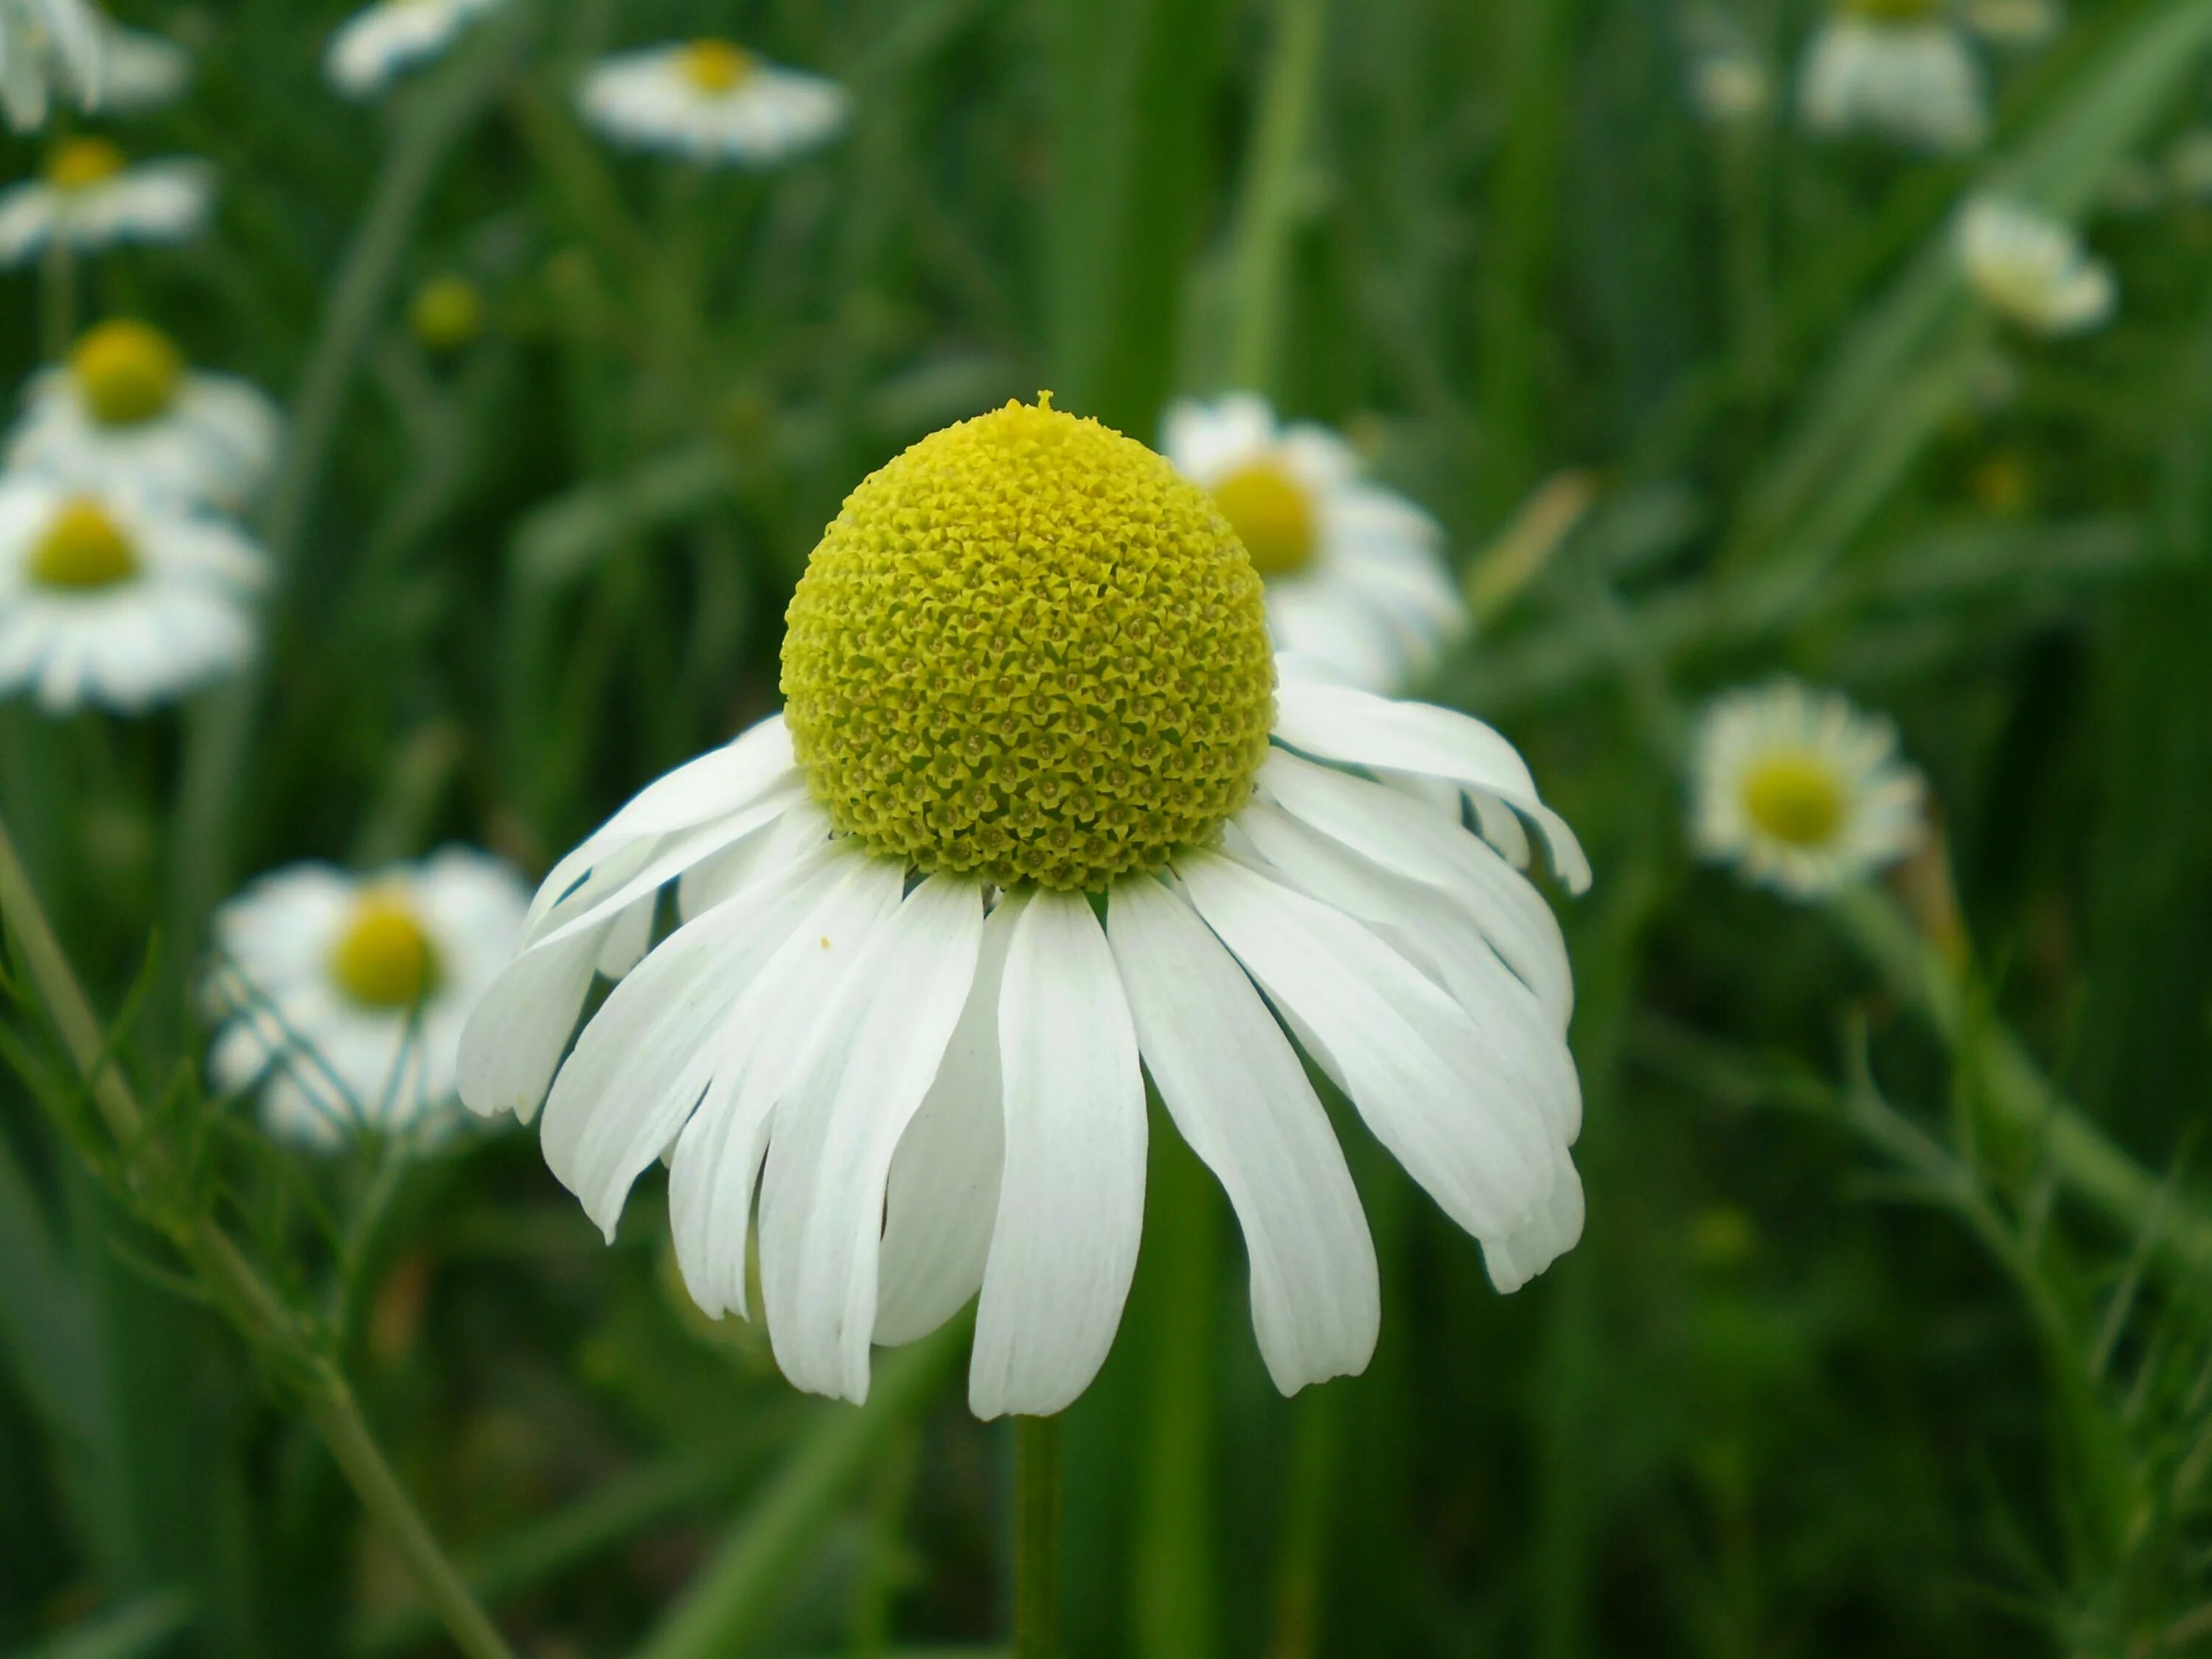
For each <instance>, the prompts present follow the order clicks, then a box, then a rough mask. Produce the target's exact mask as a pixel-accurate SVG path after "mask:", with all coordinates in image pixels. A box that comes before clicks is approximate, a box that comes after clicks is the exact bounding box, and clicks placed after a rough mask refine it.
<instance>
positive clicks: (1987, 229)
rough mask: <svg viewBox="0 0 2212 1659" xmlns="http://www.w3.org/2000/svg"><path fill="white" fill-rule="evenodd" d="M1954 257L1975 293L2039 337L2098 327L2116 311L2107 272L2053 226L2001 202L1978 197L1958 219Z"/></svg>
mask: <svg viewBox="0 0 2212 1659" xmlns="http://www.w3.org/2000/svg"><path fill="white" fill-rule="evenodd" d="M1958 235H1959V257H1960V260H1961V261H1962V262H1963V263H1964V264H1965V266H1966V278H1967V280H1968V281H1969V282H1970V283H1972V284H1973V288H1974V291H1975V293H1977V294H1978V295H1981V297H1982V299H1983V300H1984V301H1985V302H1986V303H1987V304H1988V305H1989V306H1990V307H1991V308H1992V309H1994V310H1996V311H1998V312H2001V313H2003V314H2004V315H2005V316H2006V317H2008V318H2009V319H2012V320H2013V321H2014V322H2015V323H2018V324H2019V325H2021V327H2023V328H2026V329H2029V330H2031V331H2033V332H2035V333H2038V334H2051V335H2062V334H2081V333H2086V332H2087V331H2089V330H2091V329H2093V328H2097V327H2100V326H2101V325H2103V324H2105V323H2106V322H2107V321H2109V320H2110V319H2111V318H2112V312H2113V309H2114V307H2116V306H2117V305H2118V298H2119V295H2118V285H2117V284H2116V283H2114V282H2113V280H2112V267H2111V266H2109V265H2107V264H2105V262H2104V261H2103V260H2101V259H2099V258H2093V256H2091V255H2090V254H2089V253H2088V252H2086V251H2085V250H2084V249H2083V248H2082V246H2081V240H2080V239H2079V238H2077V237H2076V236H2075V234H2074V233H2073V232H2072V231H2071V230H2070V229H2069V228H2067V227H2066V226H2065V225H2063V224H2062V223H2061V222H2059V221H2057V220H2056V219H2053V218H2051V217H2049V216H2046V215H2045V214H2041V213H2038V212H2037V211H2036V210H2034V209H2033V208H2029V207H2024V206H2022V205H2021V204H2019V203H2017V202H2011V201H2007V200H2005V199H2004V198H2002V197H1996V196H1978V197H1974V199H1973V200H1972V201H1971V202H1969V203H1967V204H1966V208H1965V210H1964V211H1962V212H1961V213H1960V216H1959V232H1958Z"/></svg>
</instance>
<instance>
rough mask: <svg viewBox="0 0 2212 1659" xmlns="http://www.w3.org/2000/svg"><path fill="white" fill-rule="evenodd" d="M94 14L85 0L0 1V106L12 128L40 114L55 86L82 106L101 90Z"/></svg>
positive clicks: (24, 126) (24, 127)
mask: <svg viewBox="0 0 2212 1659" xmlns="http://www.w3.org/2000/svg"><path fill="white" fill-rule="evenodd" d="M100 44H101V41H100V11H99V9H98V8H97V7H95V6H94V5H93V4H91V3H90V0H0V108H4V109H5V110H6V112H7V115H8V124H9V125H10V126H12V127H14V128H15V130H16V131H18V132H26V131H29V130H30V129H32V128H33V127H35V126H37V125H39V124H40V122H42V121H44V120H45V119H46V106H47V105H48V103H49V102H50V101H51V95H52V92H53V91H54V90H55V89H56V88H59V89H60V90H62V91H63V92H64V93H66V94H69V95H70V96H71V97H73V98H75V99H76V100H77V101H78V102H80V103H82V104H85V105H87V106H91V105H92V104H94V103H95V102H96V101H97V100H98V99H99V97H100V92H101V89H102V88H101V70H102V64H101V62H100Z"/></svg>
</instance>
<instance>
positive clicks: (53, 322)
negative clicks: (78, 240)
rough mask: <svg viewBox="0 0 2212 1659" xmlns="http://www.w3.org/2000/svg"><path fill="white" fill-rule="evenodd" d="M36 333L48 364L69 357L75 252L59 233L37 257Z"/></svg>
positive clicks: (72, 334)
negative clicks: (37, 320) (37, 330)
mask: <svg viewBox="0 0 2212 1659" xmlns="http://www.w3.org/2000/svg"><path fill="white" fill-rule="evenodd" d="M39 333H40V342H41V344H42V347H43V351H44V356H45V357H46V362H47V363H48V364H49V365H53V364H59V363H64V362H68V361H69V355H70V345H71V343H73V342H74V341H75V340H76V251H75V250H74V249H72V248H71V247H70V245H69V241H68V239H67V238H65V237H62V236H56V237H55V238H54V239H53V240H52V241H50V242H48V243H47V244H46V255H45V257H44V258H41V259H40V261H39Z"/></svg>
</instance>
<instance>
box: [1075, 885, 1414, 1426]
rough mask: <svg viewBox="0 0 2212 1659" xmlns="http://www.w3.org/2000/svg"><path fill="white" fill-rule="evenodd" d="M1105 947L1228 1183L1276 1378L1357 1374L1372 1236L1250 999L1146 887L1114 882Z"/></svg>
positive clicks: (1274, 1036)
mask: <svg viewBox="0 0 2212 1659" xmlns="http://www.w3.org/2000/svg"><path fill="white" fill-rule="evenodd" d="M1106 937H1107V941H1108V943H1109V944H1110V945H1112V947H1113V951H1114V960H1115V965H1116V966H1118V967H1119V968H1120V969H1121V986H1122V989H1123V992H1124V993H1125V994H1127V998H1128V1001H1129V1012H1130V1015H1131V1017H1132V1018H1133V1021H1134V1023H1135V1025H1136V1030H1137V1042H1138V1046H1139V1049H1140V1050H1141V1051H1142V1053H1143V1055H1144V1060H1145V1065H1146V1067H1147V1068H1148V1069H1149V1070H1150V1071H1151V1073H1152V1081H1153V1082H1154V1083H1156V1084H1157V1085H1158V1086H1159V1091H1160V1098H1161V1100H1162V1101H1163V1102H1164V1103H1166V1106H1167V1109H1168V1112H1169V1115H1170V1116H1172V1117H1173V1118H1174V1119H1175V1122H1176V1128H1178V1129H1179V1130H1181V1131H1182V1137H1183V1139H1185V1140H1186V1141H1188V1142H1189V1144H1190V1148H1191V1150H1192V1151H1193V1152H1196V1153H1197V1154H1198V1156H1199V1158H1200V1160H1201V1161H1203V1162H1204V1163H1205V1164H1206V1167H1207V1168H1209V1169H1211V1170H1212V1171H1213V1173H1214V1174H1215V1176H1217V1177H1218V1178H1219V1180H1220V1182H1221V1184H1222V1186H1223V1188H1225V1190H1226V1191H1227V1192H1228V1194H1229V1202H1230V1204H1231V1206H1232V1207H1233V1208H1234V1209H1235V1210H1236V1212H1237V1224H1238V1225H1239V1226H1240V1227H1242V1229H1243V1233H1244V1246H1245V1250H1246V1253H1247V1254H1248V1255H1249V1257H1250V1259H1251V1265H1252V1290H1251V1295H1252V1322H1253V1326H1254V1328H1255V1332H1256V1333H1257V1334H1258V1336H1259V1340H1260V1352H1261V1357H1262V1358H1265V1359H1266V1361H1267V1372H1268V1375H1269V1376H1272V1377H1273V1379H1274V1381H1275V1386H1276V1387H1277V1388H1279V1389H1281V1390H1282V1391H1283V1392H1284V1393H1285V1394H1293V1393H1296V1392H1297V1390H1298V1389H1302V1388H1304V1386H1305V1385H1306V1384H1307V1383H1320V1382H1324V1381H1326V1380H1327V1379H1328V1378H1329V1377H1332V1376H1346V1375H1347V1374H1349V1373H1352V1372H1355V1371H1358V1370H1363V1369H1364V1367H1365V1366H1366V1364H1367V1361H1368V1358H1369V1357H1370V1355H1371V1354H1372V1353H1373V1352H1374V1351H1375V1336H1376V1330H1377V1329H1378V1328H1379V1326H1380V1322H1381V1319H1382V1297H1381V1291H1380V1288H1379V1285H1378V1281H1377V1278H1376V1266H1375V1245H1374V1241H1373V1240H1372V1239H1371V1238H1370V1237H1369V1235H1368V1231H1367V1218H1366V1216H1365V1215H1364V1213H1363V1212H1361V1210H1360V1207H1359V1194H1358V1193H1357V1192H1356V1191H1355V1190H1353V1188H1352V1176H1351V1173H1350V1171H1348V1170H1346V1168H1345V1164H1344V1153H1343V1151H1342V1149H1341V1148H1340V1147H1339V1146H1337V1144H1336V1136H1335V1134H1334V1132H1333V1131H1332V1130H1331V1129H1330V1127H1329V1122H1328V1114H1327V1113H1326V1112H1324V1111H1323V1110H1322V1104H1321V1101H1320V1100H1319V1098H1318V1097H1316V1095H1315V1094H1314V1091H1313V1085H1311V1084H1310V1083H1309V1082H1308V1081H1307V1080H1306V1074H1305V1070H1304V1067H1303V1066H1300V1065H1299V1064H1298V1060H1297V1055H1296V1054H1294V1053H1292V1052H1291V1045H1290V1042H1289V1040H1288V1039H1287V1038H1285V1036H1283V1033H1282V1031H1281V1030H1280V1028H1279V1027H1278V1026H1277V1025H1276V1024H1275V1022H1274V1020H1273V1018H1272V1017H1271V1016H1270V1015H1269V1014H1268V1012H1267V1008H1266V1006H1264V1005H1263V1004H1262V1003H1261V1000H1260V995H1259V993H1258V992H1256V991H1255V990H1254V989H1253V988H1252V985H1251V981H1249V980H1247V979H1246V978H1245V977H1244V974H1243V969H1240V968H1238V967H1237V963H1236V962H1235V961H1234V959H1232V958H1231V956H1230V954H1229V952H1228V951H1227V950H1226V949H1225V947H1224V946H1223V945H1222V944H1221V942H1220V941H1219V940H1218V939H1215V938H1214V936H1213V935H1212V933H1210V932H1208V931H1207V929H1206V924H1205V923H1203V922H1201V921H1200V920H1199V919H1198V916H1197V915H1196V913H1194V911H1193V910H1192V909H1191V908H1190V907H1189V906H1188V904H1187V903H1186V902H1184V901H1183V900H1182V898H1180V897H1178V896H1176V894H1174V893H1172V892H1170V890H1168V889H1167V888H1166V887H1164V886H1163V885H1162V884H1160V883H1158V881H1155V880H1153V879H1152V878H1148V877H1138V878H1128V879H1125V880H1122V881H1120V882H1116V883H1115V884H1114V887H1113V889H1112V890H1111V892H1110V893H1109V896H1108V899H1107V913H1106Z"/></svg>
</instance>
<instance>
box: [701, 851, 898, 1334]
mask: <svg viewBox="0 0 2212 1659" xmlns="http://www.w3.org/2000/svg"><path fill="white" fill-rule="evenodd" d="M826 856H828V857H829V858H830V859H831V860H834V861H836V864H837V866H838V868H837V880H836V883H835V884H834V885H832V886H831V887H830V888H829V890H828V891H827V892H825V893H824V894H823V895H822V896H821V897H820V898H818V899H817V901H816V902H814V903H813V905H812V906H811V908H808V909H807V910H805V912H804V913H803V915H801V916H800V918H799V922H798V924H797V925H796V926H795V927H792V928H791V929H790V930H789V932H788V933H787V935H786V937H785V939H784V940H783V942H782V943H781V945H778V946H777V947H776V950H775V954H774V955H773V956H771V957H769V960H768V963H767V965H766V966H764V967H763V969H761V971H760V972H759V974H757V975H756V976H755V977H754V979H753V981H752V982H751V983H750V985H748V986H746V987H745V989H744V994H742V995H740V996H739V997H738V1000H737V1005H736V1006H734V1007H733V1008H732V1009H731V1010H730V1013H729V1017H728V1018H727V1019H726V1021H725V1022H724V1024H723V1026H722V1030H721V1032H720V1036H719V1038H718V1040H717V1042H716V1048H717V1053H716V1056H715V1063H714V1080H713V1082H712V1083H711V1084H710V1085H708V1090H707V1092H706V1095H705V1097H704V1098H702V1100H701V1101H700V1103H699V1107H698V1109H697V1110H696V1111H695V1112H694V1113H693V1114H692V1115H691V1121H690V1123H688V1124H687V1125H685V1126H684V1133H683V1134H682V1136H681V1137H679V1138H678V1141H677V1143H676V1150H675V1152H674V1153H673V1155H672V1156H671V1159H670V1164H669V1180H668V1202H669V1219H670V1222H671V1225H672V1227H673V1229H674V1232H675V1237H676V1260H677V1265H678V1267H681V1268H682V1270H683V1273H684V1285H686V1287H687V1288H689V1289H690V1292H691V1297H692V1299H693V1300H694V1301H696V1303H697V1304H699V1306H700V1308H701V1309H702V1310H704V1311H705V1312H706V1313H708V1315H710V1316H714V1317H715V1318H720V1316H722V1315H723V1314H725V1313H727V1312H730V1311H732V1310H735V1311H736V1312H737V1314H738V1316H740V1317H741V1318H750V1316H751V1310H750V1298H749V1297H748V1296H747V1293H746V1287H745V1240H746V1237H747V1236H748V1233H749V1231H750V1228H751V1225H752V1209H753V1189H754V1185H755V1182H756V1181H757V1177H758V1176H759V1174H760V1169H761V1154H762V1152H763V1151H764V1150H765V1149H766V1147H767V1146H768V1138H769V1127H770V1125H771V1123H772V1121H773V1120H774V1115H775V1109H776V1103H777V1102H778V1101H779V1100H780V1099H781V1097H783V1095H784V1094H785V1092H786V1091H787V1087H788V1085H789V1084H790V1082H791V1080H792V1079H794V1078H797V1077H799V1076H803V1075H804V1074H805V1072H806V1071H807V1069H808V1068H809V1067H811V1066H812V1065H813V1064H814V1060H815V1054H816V1053H817V1050H818V1048H820V1047H821V1045H822V1043H823V1042H824V1041H826V1040H827V1039H828V1038H829V1036H832V1035H834V1034H836V1033H838V1031H839V1027H838V1025H837V1023H836V1010H837V1008H838V1006H839V1002H838V999H839V996H840V994H841V990H842V987H843V986H844V985H845V983H846V981H848V980H849V979H850V978H851V977H852V976H853V975H854V972H855V971H856V970H857V969H858V968H859V966H860V963H862V962H864V961H865V960H866V947H867V945H868V944H869V942H870V941H871V940H872V939H873V938H874V936H875V934H876V933H877V931H878V929H879V928H881V927H882V926H883V925H884V922H885V921H888V920H889V919H890V916H891V915H892V914H893V913H894V912H895V911H896V909H897V908H898V903H899V894H900V890H901V889H902V887H903V885H904V883H905V872H904V871H903V869H902V867H901V866H899V865H898V864H896V862H894V861H892V860H886V859H875V858H871V857H869V856H868V855H867V854H864V853H860V852H858V851H855V850H853V849H852V848H851V847H850V845H849V844H848V843H834V844H832V845H831V846H830V847H829V848H828V849H827V851H826ZM730 902H736V901H735V900H732V901H730Z"/></svg>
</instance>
